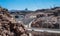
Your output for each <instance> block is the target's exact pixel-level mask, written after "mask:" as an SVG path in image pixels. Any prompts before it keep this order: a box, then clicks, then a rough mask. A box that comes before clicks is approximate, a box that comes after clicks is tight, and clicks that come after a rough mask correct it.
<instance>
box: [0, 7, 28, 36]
mask: <svg viewBox="0 0 60 36" xmlns="http://www.w3.org/2000/svg"><path fill="white" fill-rule="evenodd" d="M0 36H28V33H26V30H25V28H24V26H23V25H22V24H21V23H17V22H16V21H15V19H13V18H12V16H11V15H10V14H9V13H8V10H5V9H3V8H0Z"/></svg>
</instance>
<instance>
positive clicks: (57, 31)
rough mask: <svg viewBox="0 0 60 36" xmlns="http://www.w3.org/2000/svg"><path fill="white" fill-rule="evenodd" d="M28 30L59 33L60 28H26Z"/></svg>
mask: <svg viewBox="0 0 60 36" xmlns="http://www.w3.org/2000/svg"><path fill="white" fill-rule="evenodd" d="M27 30H28V31H35V32H48V33H60V29H42V28H41V29H37V28H28V29H27Z"/></svg>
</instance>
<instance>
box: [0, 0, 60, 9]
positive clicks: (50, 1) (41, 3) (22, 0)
mask: <svg viewBox="0 0 60 36" xmlns="http://www.w3.org/2000/svg"><path fill="white" fill-rule="evenodd" d="M0 6H2V7H4V8H7V9H9V10H24V9H25V8H28V9H29V10H37V9H45V8H52V7H56V6H60V0H0Z"/></svg>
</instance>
